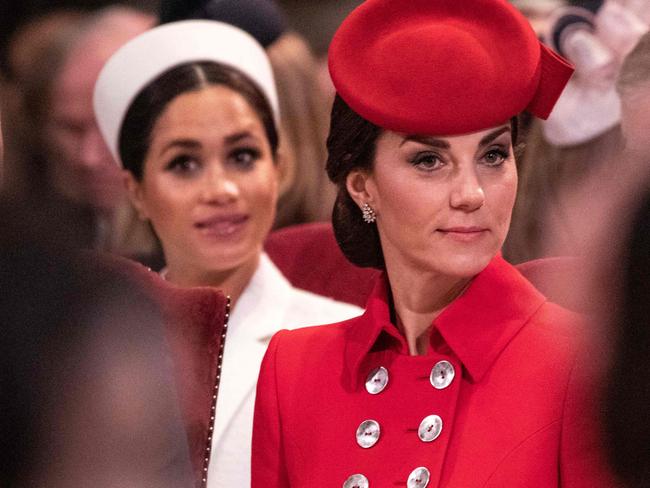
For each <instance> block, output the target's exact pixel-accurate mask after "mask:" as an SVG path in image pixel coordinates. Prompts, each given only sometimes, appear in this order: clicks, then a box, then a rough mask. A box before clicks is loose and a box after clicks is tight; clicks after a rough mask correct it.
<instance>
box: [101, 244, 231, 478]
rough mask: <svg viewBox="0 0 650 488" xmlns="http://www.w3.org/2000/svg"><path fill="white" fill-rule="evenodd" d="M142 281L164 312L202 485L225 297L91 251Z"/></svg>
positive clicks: (103, 262) (192, 456) (104, 262)
mask: <svg viewBox="0 0 650 488" xmlns="http://www.w3.org/2000/svg"><path fill="white" fill-rule="evenodd" d="M91 259H94V260H95V262H96V263H97V265H98V266H99V267H100V270H101V267H102V266H110V267H111V268H112V269H114V270H116V271H118V272H121V273H123V274H124V275H126V276H127V277H129V278H130V279H132V280H134V281H135V282H136V283H138V284H139V285H141V286H142V289H143V290H144V291H145V292H146V293H147V295H148V296H150V297H151V298H152V299H153V300H154V301H155V302H156V303H158V304H159V305H160V307H161V309H162V312H163V320H164V325H165V333H166V340H167V344H168V347H169V350H170V353H171V359H172V362H173V369H174V375H175V380H176V386H177V390H178V394H179V399H180V404H181V412H182V414H183V420H184V422H185V427H186V431H187V436H188V444H189V451H190V460H191V462H192V467H193V470H194V474H195V480H196V486H197V487H199V486H202V483H201V479H202V478H203V465H204V458H205V448H206V446H207V442H208V433H209V430H208V429H209V427H210V425H211V421H210V416H211V408H212V401H213V399H212V395H213V389H214V383H215V379H216V375H217V356H218V352H219V347H220V345H221V335H222V333H223V329H224V321H225V310H226V297H225V296H224V295H223V294H222V293H221V292H220V291H218V290H216V289H213V288H180V287H177V286H174V285H172V284H171V283H168V282H167V281H165V280H163V279H162V278H161V277H160V276H159V275H158V274H157V273H154V272H152V271H150V270H148V269H147V268H145V267H144V266H142V265H140V264H138V263H136V262H134V261H130V260H127V259H122V258H118V257H115V256H109V255H102V256H101V257H99V256H98V255H95V254H93V255H92V257H91Z"/></svg>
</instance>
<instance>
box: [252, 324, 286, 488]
mask: <svg viewBox="0 0 650 488" xmlns="http://www.w3.org/2000/svg"><path fill="white" fill-rule="evenodd" d="M283 332H286V331H280V332H278V333H277V334H275V336H273V339H271V343H270V344H269V347H268V349H267V351H266V354H265V356H264V360H263V361H262V367H261V369H260V376H259V379H258V381H257V397H256V400H255V416H254V418H253V449H252V461H251V463H252V466H251V469H252V472H251V488H284V487H289V480H288V477H287V471H286V465H285V459H284V449H283V446H282V433H281V430H282V424H281V418H280V408H279V398H278V389H277V370H276V366H277V365H276V356H277V352H278V348H279V342H280V336H281V335H282V334H283Z"/></svg>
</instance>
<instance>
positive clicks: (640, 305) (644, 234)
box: [604, 160, 650, 488]
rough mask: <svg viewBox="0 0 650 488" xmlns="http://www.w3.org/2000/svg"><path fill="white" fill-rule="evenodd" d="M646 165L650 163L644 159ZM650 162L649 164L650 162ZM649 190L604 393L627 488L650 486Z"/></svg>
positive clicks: (630, 253)
mask: <svg viewBox="0 0 650 488" xmlns="http://www.w3.org/2000/svg"><path fill="white" fill-rule="evenodd" d="M646 161H647V160H646ZM646 164H647V163H646ZM648 189H650V187H648V186H646V193H645V196H644V198H643V199H642V202H641V204H640V206H639V208H638V210H637V212H636V213H635V215H634V217H633V219H632V220H631V226H630V231H629V233H628V237H627V239H626V240H625V242H624V244H623V253H622V260H621V262H620V267H621V270H620V273H621V275H620V299H619V303H618V306H617V307H615V308H614V317H613V320H612V321H611V322H612V323H611V331H612V332H611V333H612V334H613V337H614V340H613V341H612V342H613V344H614V346H613V353H612V358H611V365H610V368H609V377H608V382H607V389H606V395H605V422H604V423H605V430H606V433H607V437H608V442H607V443H606V446H607V449H608V452H609V457H610V461H611V464H612V466H613V468H614V471H615V473H616V474H617V475H618V477H619V478H620V480H621V481H623V482H624V486H626V487H629V488H641V487H647V486H650V422H649V421H648V406H650V357H649V356H648V352H649V351H650V282H649V281H648V277H650V191H648Z"/></svg>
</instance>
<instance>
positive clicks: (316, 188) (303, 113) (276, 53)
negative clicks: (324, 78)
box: [267, 32, 336, 228]
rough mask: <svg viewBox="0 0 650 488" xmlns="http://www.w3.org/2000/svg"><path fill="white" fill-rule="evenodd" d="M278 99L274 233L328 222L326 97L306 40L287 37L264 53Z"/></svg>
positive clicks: (331, 196)
mask: <svg viewBox="0 0 650 488" xmlns="http://www.w3.org/2000/svg"><path fill="white" fill-rule="evenodd" d="M267 54H268V56H269V59H270V61H271V66H272V67H273V74H274V76H275V81H276V84H277V90H278V96H279V99H280V127H279V131H280V148H279V153H280V154H281V158H280V168H281V170H282V178H281V185H280V198H279V201H278V211H277V216H276V220H275V225H274V227H275V228H278V227H284V226H287V225H292V224H297V223H302V222H312V221H318V220H326V219H329V218H330V216H331V212H332V206H333V203H334V198H335V194H336V191H335V188H334V185H332V184H331V183H330V182H329V180H328V179H327V175H326V173H325V160H326V158H327V152H326V149H325V139H326V138H327V121H328V118H329V117H328V116H329V107H330V99H329V98H330V97H329V96H328V95H327V94H326V93H324V90H323V89H322V88H321V86H320V84H319V82H318V62H317V60H316V58H315V57H314V55H313V53H312V51H311V49H310V48H309V46H308V44H307V42H306V41H305V39H303V38H302V37H301V36H300V35H298V34H297V33H295V32H286V33H284V34H283V35H282V36H280V38H278V39H277V40H276V41H275V42H274V43H273V44H271V45H270V46H269V47H268V48H267Z"/></svg>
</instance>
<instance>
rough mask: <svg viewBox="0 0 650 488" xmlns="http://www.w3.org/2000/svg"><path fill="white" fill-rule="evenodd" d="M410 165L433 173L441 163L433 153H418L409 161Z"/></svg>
mask: <svg viewBox="0 0 650 488" xmlns="http://www.w3.org/2000/svg"><path fill="white" fill-rule="evenodd" d="M411 164H412V165H413V166H415V167H416V168H418V169H421V170H424V171H433V170H436V169H438V168H439V167H440V166H442V165H443V162H442V160H441V159H440V157H439V156H438V155H437V154H435V153H419V154H417V155H415V157H413V158H412V159H411Z"/></svg>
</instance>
